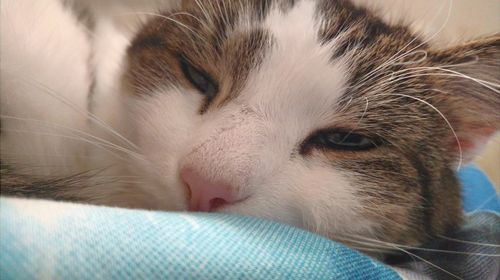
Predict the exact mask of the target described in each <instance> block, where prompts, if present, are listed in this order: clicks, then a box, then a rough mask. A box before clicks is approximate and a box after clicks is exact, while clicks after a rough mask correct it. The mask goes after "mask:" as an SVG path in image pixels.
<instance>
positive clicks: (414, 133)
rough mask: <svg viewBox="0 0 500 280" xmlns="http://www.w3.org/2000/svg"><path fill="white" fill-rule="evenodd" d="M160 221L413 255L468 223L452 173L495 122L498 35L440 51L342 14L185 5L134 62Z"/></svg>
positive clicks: (499, 91) (158, 27)
mask: <svg viewBox="0 0 500 280" xmlns="http://www.w3.org/2000/svg"><path fill="white" fill-rule="evenodd" d="M125 81H126V85H127V88H128V90H127V94H128V96H127V97H126V98H127V102H128V105H129V109H130V111H131V116H132V125H133V127H134V137H135V140H136V142H137V144H138V146H139V147H140V148H141V152H142V154H143V155H144V156H145V157H146V158H147V163H137V164H136V166H135V169H136V172H137V173H138V174H139V175H140V176H142V177H143V178H145V180H147V181H148V184H146V185H145V186H143V187H142V190H143V191H144V192H145V193H148V194H150V196H151V205H154V207H158V208H169V209H175V210H193V211H217V212H227V213H237V214H244V215H252V216H258V217H265V218H270V219H274V220H278V221H281V222H285V223H289V224H292V225H296V226H299V227H303V228H307V229H309V230H312V231H315V232H318V233H320V234H323V235H325V236H327V237H330V238H333V239H339V240H342V238H345V237H356V236H365V237H370V238H377V239H381V240H390V241H392V242H396V243H402V244H419V243H421V242H423V241H425V240H426V238H427V237H429V236H432V235H434V234H439V233H443V232H445V231H447V230H448V229H450V228H452V227H454V226H456V225H458V224H459V223H460V220H461V213H462V210H461V205H460V187H459V183H458V181H457V178H456V176H455V171H456V169H457V167H458V166H459V165H460V164H464V163H465V162H466V161H467V160H469V159H471V157H472V155H473V154H474V153H475V151H476V148H478V147H480V146H481V144H482V143H484V142H485V140H486V139H487V138H488V137H489V136H490V135H492V134H493V133H494V132H495V131H496V130H497V129H498V128H499V123H500V87H499V86H498V83H499V81H500V36H493V37H490V38H487V39H484V40H479V41H475V42H471V43H468V44H464V45H460V46H456V47H453V48H449V49H446V50H434V49H431V48H430V47H429V46H428V45H427V44H426V42H424V41H422V40H420V39H418V38H417V37H415V36H414V35H412V34H411V33H410V32H409V31H408V30H407V29H406V28H405V27H402V26H389V25H387V24H385V23H383V22H382V21H381V20H379V19H378V18H377V17H375V16H373V15H371V14H370V13H368V12H366V11H364V10H361V9H357V8H355V7H354V6H352V5H351V4H349V2H347V1H329V0H324V1H309V0H303V1H291V0H282V1H278V0H275V1H258V0H254V1H247V0H231V1H230V0H226V1H196V0H192V1H184V3H183V4H182V7H181V8H180V9H179V10H176V11H172V12H169V13H165V14H164V16H157V17H155V18H153V19H152V20H151V21H150V22H148V23H147V24H146V25H145V26H144V28H143V29H142V30H141V31H140V32H139V34H138V36H137V37H136V39H135V40H134V41H133V43H132V45H131V46H130V48H129V51H128V70H127V73H126V75H125Z"/></svg>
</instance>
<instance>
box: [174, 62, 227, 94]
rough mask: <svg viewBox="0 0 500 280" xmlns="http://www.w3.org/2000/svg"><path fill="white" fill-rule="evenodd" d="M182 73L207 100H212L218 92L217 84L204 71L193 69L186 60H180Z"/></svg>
mask: <svg viewBox="0 0 500 280" xmlns="http://www.w3.org/2000/svg"><path fill="white" fill-rule="evenodd" d="M180 64H181V69H182V73H183V74H184V76H185V77H186V79H187V80H188V81H189V82H190V83H191V84H192V85H193V86H194V87H195V88H196V89H197V90H198V91H200V93H201V94H203V95H205V96H206V97H207V98H208V100H212V99H213V98H214V97H215V95H217V92H218V91H219V88H218V85H217V83H215V81H214V80H213V79H212V78H211V77H210V76H209V75H208V74H207V73H206V72H204V71H202V70H200V69H197V68H195V67H194V66H193V65H191V64H190V63H189V62H188V61H187V60H186V59H184V58H181V59H180Z"/></svg>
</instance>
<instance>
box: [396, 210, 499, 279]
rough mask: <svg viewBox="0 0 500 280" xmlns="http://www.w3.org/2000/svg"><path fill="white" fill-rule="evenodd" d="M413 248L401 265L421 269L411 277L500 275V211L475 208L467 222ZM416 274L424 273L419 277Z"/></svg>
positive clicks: (415, 270)
mask: <svg viewBox="0 0 500 280" xmlns="http://www.w3.org/2000/svg"><path fill="white" fill-rule="evenodd" d="M423 248H425V249H430V250H423V249H419V250H412V251H411V254H412V255H411V256H409V255H406V256H405V260H404V261H403V263H402V264H399V265H398V267H399V268H404V269H406V270H407V271H411V272H417V273H416V274H414V276H413V277H408V278H411V279H426V278H423V276H425V277H427V279H471V280H475V279H484V280H487V279H491V280H496V279H500V215H498V214H497V213H494V212H474V213H472V214H469V215H467V217H466V220H465V224H464V226H463V227H462V228H461V229H460V230H458V231H456V232H452V233H450V234H447V235H446V236H443V237H441V238H437V239H436V240H434V241H432V242H431V243H430V244H427V245H426V246H423ZM416 275H418V276H420V277H415V276H416Z"/></svg>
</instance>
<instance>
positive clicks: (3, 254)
mask: <svg viewBox="0 0 500 280" xmlns="http://www.w3.org/2000/svg"><path fill="white" fill-rule="evenodd" d="M459 175H460V177H461V179H462V184H463V189H464V191H463V196H464V207H465V210H468V211H476V212H474V213H472V214H470V215H468V216H467V217H466V223H465V225H464V226H463V227H462V228H461V229H460V230H458V231H456V232H453V233H450V234H448V235H447V237H446V238H440V239H436V240H434V241H433V242H432V243H430V244H427V246H426V248H428V249H431V251H429V250H412V251H411V253H412V254H414V255H416V256H417V257H415V256H414V257H408V258H402V259H401V260H400V261H399V262H398V266H397V267H395V269H394V270H393V269H391V268H389V267H387V266H384V265H382V264H381V263H379V262H377V261H375V260H372V259H370V258H368V257H366V256H364V255H362V254H359V253H357V252H355V251H352V250H350V249H348V248H346V247H345V246H343V245H341V244H338V243H335V242H332V241H330V240H326V239H324V238H322V237H319V236H317V235H315V234H312V233H308V232H305V231H302V230H299V229H295V228H293V227H289V226H286V225H281V224H276V223H273V222H270V221H265V220H259V219H255V218H245V217H237V216H228V215H214V214H188V213H161V212H151V211H139V210H125V209H113V208H106V207H97V206H87V205H76V204H68V203H56V202H48V201H37V200H21V199H11V198H2V199H1V200H0V279H2V280H8V279H35V278H36V279H158V278H163V279H399V276H398V274H397V273H399V275H403V276H404V277H405V279H447V278H450V279H456V278H454V277H455V276H457V277H458V278H461V279H497V278H498V277H499V275H498V271H499V270H500V264H499V263H500V252H499V250H500V240H499V238H500V217H499V215H498V214H495V213H493V212H477V211H478V210H484V209H489V210H495V209H496V208H495V205H496V204H495V203H498V197H495V195H494V193H493V194H492V193H491V189H492V186H491V184H490V183H489V182H488V180H487V178H486V177H485V176H484V175H483V174H482V173H481V172H480V171H479V170H477V169H476V168H475V167H474V166H469V167H467V168H465V169H464V170H462V172H461V173H460V174H459ZM436 250H444V251H447V252H437V251H436ZM453 252H458V253H453ZM423 260H425V261H423ZM430 263H432V265H431V264H430ZM438 267H439V268H438ZM396 271H397V273H396ZM444 271H447V272H448V273H446V272H444ZM452 275H455V276H452Z"/></svg>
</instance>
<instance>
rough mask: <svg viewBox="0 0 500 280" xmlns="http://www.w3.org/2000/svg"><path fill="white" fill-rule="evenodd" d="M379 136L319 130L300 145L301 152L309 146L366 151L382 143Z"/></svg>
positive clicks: (305, 150) (304, 151)
mask: <svg viewBox="0 0 500 280" xmlns="http://www.w3.org/2000/svg"><path fill="white" fill-rule="evenodd" d="M383 143H384V141H383V140H382V139H380V138H374V137H368V136H365V135H363V134H359V133H355V132H352V131H346V130H320V131H318V132H316V133H314V134H312V135H311V136H310V137H309V138H307V140H306V141H305V142H304V144H303V145H302V148H301V151H302V153H306V152H307V151H308V150H309V149H310V148H319V149H327V150H336V151H367V150H371V149H375V148H377V147H378V146H380V145H382V144H383Z"/></svg>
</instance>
